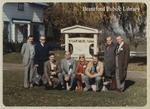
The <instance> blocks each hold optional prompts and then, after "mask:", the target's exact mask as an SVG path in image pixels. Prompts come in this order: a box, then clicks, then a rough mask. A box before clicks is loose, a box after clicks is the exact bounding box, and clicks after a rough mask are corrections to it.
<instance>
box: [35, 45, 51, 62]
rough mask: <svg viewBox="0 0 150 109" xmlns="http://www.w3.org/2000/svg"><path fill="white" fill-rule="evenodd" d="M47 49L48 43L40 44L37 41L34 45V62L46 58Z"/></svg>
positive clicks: (42, 60)
mask: <svg viewBox="0 0 150 109" xmlns="http://www.w3.org/2000/svg"><path fill="white" fill-rule="evenodd" d="M49 50H50V49H49V46H48V44H44V46H42V45H41V44H40V43H37V44H36V45H35V58H34V61H35V64H39V63H40V62H44V61H46V60H48V54H49Z"/></svg>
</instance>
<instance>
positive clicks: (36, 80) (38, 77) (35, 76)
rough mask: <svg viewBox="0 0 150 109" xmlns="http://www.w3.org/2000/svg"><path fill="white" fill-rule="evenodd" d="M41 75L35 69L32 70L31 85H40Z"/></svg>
mask: <svg viewBox="0 0 150 109" xmlns="http://www.w3.org/2000/svg"><path fill="white" fill-rule="evenodd" d="M40 81H41V75H39V74H38V72H37V67H35V68H34V72H33V78H32V83H33V84H36V85H40Z"/></svg>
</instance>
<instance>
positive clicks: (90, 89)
mask: <svg viewBox="0 0 150 109" xmlns="http://www.w3.org/2000/svg"><path fill="white" fill-rule="evenodd" d="M84 91H85V92H87V91H93V89H92V88H89V89H87V88H85V89H84Z"/></svg>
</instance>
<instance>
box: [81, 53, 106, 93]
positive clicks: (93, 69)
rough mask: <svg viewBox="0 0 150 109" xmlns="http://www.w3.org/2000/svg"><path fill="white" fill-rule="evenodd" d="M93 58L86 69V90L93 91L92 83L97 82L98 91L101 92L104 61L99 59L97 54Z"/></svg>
mask: <svg viewBox="0 0 150 109" xmlns="http://www.w3.org/2000/svg"><path fill="white" fill-rule="evenodd" d="M92 58H93V59H92V61H90V62H89V63H88V65H87V68H86V70H85V76H84V81H85V85H86V89H85V91H92V88H91V85H92V84H94V83H96V92H99V91H100V90H101V88H102V75H103V63H102V62H101V61H98V57H97V55H94V56H93V57H92Z"/></svg>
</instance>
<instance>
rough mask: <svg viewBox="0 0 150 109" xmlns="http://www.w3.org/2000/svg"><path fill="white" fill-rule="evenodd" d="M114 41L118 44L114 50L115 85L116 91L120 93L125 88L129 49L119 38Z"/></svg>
mask: <svg viewBox="0 0 150 109" xmlns="http://www.w3.org/2000/svg"><path fill="white" fill-rule="evenodd" d="M116 41H117V44H118V45H117V49H116V83H117V89H118V91H120V92H122V91H123V90H124V88H125V79H126V76H127V68H128V61H129V56H130V49H129V46H128V45H127V44H126V43H125V42H124V40H123V38H122V37H121V36H117V37H116Z"/></svg>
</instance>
